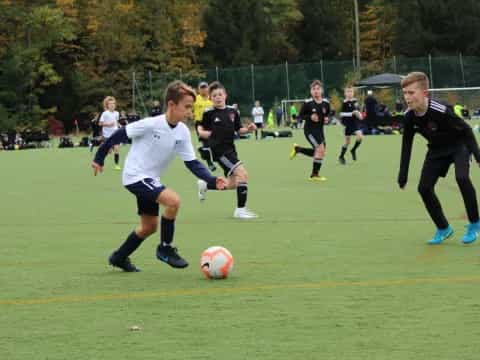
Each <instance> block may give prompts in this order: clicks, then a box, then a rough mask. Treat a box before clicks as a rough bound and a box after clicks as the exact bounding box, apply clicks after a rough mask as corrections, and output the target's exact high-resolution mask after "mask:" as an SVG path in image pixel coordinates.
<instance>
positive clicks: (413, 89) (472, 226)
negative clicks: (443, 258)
mask: <svg viewBox="0 0 480 360" xmlns="http://www.w3.org/2000/svg"><path fill="white" fill-rule="evenodd" d="M401 86H402V89H403V95H404V97H405V101H406V103H407V105H408V109H407V111H406V112H405V125H404V131H403V141H402V152H401V160H400V171H399V174H398V185H399V186H400V188H401V189H404V188H405V185H406V184H407V179H408V167H409V164H410V157H411V152H412V143H413V137H414V135H415V134H416V133H419V134H420V135H422V136H423V137H424V138H425V139H426V140H427V141H428V151H427V154H426V157H425V161H424V163H423V168H422V173H421V176H420V182H419V184H418V192H419V193H420V195H421V197H422V200H423V202H424V204H425V207H426V209H427V211H428V213H429V215H430V217H431V218H432V220H433V222H434V223H435V225H436V228H437V231H436V233H435V235H434V236H433V238H432V239H431V240H429V241H428V244H430V245H435V244H441V243H442V242H443V241H444V240H445V239H447V238H449V237H450V236H452V235H453V229H452V227H451V226H450V224H449V223H448V220H447V219H446V217H445V215H444V213H443V210H442V206H441V205H440V201H439V200H438V198H437V196H436V194H435V184H436V183H437V181H438V179H439V178H440V177H445V176H446V175H447V173H448V169H449V167H450V165H451V164H454V166H455V178H456V180H457V184H458V187H459V189H460V193H461V194H462V197H463V202H464V204H465V208H466V210H467V216H468V220H469V224H468V225H467V228H466V231H465V234H464V235H463V239H462V242H463V243H464V244H470V243H472V242H474V241H475V240H476V239H477V236H478V233H479V231H480V222H479V216H478V204H477V196H476V192H475V188H474V187H473V184H472V181H471V179H470V175H469V170H470V156H471V155H473V156H474V158H475V160H476V162H477V163H479V164H480V151H479V148H478V144H477V141H476V139H475V136H474V135H473V132H472V129H471V127H470V126H469V125H468V124H467V123H466V122H465V121H464V120H463V119H461V118H459V117H458V116H457V115H456V114H455V113H454V111H453V109H452V107H451V106H449V105H445V104H442V103H440V102H438V101H435V100H432V99H431V98H429V93H428V90H429V81H428V77H427V76H426V75H425V74H424V73H422V72H412V73H410V74H408V75H407V76H406V77H405V78H404V79H403V80H402V83H401Z"/></svg>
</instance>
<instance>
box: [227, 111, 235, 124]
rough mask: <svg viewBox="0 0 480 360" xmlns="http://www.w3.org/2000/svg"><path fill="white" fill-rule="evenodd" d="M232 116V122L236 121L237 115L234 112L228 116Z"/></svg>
mask: <svg viewBox="0 0 480 360" xmlns="http://www.w3.org/2000/svg"><path fill="white" fill-rule="evenodd" d="M228 115H229V116H230V120H232V122H233V121H235V114H234V113H233V112H232V113H230V114H228Z"/></svg>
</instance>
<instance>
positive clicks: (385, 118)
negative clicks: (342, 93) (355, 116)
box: [354, 73, 404, 134]
mask: <svg viewBox="0 0 480 360" xmlns="http://www.w3.org/2000/svg"><path fill="white" fill-rule="evenodd" d="M403 78H404V77H403V76H402V75H398V74H391V73H384V74H379V75H375V76H370V77H368V78H365V79H362V80H359V81H357V82H356V83H355V84H354V86H355V87H357V88H391V87H393V88H395V93H397V90H398V88H399V87H400V83H401V81H402V79H403ZM370 98H372V99H374V98H373V97H371V96H368V97H367V100H368V99H370ZM367 100H366V101H367ZM374 102H375V105H372V106H373V107H374V108H375V109H376V110H373V111H370V112H369V114H367V117H366V118H365V124H366V125H367V128H368V129H365V131H364V133H366V134H368V133H373V131H372V129H376V130H378V129H379V128H380V127H391V126H392V125H394V124H401V123H402V122H403V116H402V115H398V114H397V115H395V116H392V113H391V112H390V111H388V110H385V111H384V110H381V109H380V108H379V105H378V104H377V102H376V100H375V99H374ZM366 105H367V104H366ZM385 109H386V108H385ZM367 112H368V111H367Z"/></svg>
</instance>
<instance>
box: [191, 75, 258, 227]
mask: <svg viewBox="0 0 480 360" xmlns="http://www.w3.org/2000/svg"><path fill="white" fill-rule="evenodd" d="M209 92H210V99H211V100H212V102H213V107H212V108H210V109H206V110H205V112H204V113H203V118H202V121H201V122H200V124H199V125H198V127H197V130H198V134H199V135H200V137H201V138H203V139H208V145H209V146H210V149H211V150H212V155H213V159H214V160H215V161H216V162H217V163H218V164H220V166H221V167H222V169H223V171H224V173H225V176H226V177H227V178H228V181H227V186H226V188H227V189H237V208H236V209H235V211H234V213H233V216H234V217H235V218H239V219H253V218H256V217H257V215H256V214H255V213H254V212H252V211H251V210H248V209H247V208H246V206H245V205H246V202H247V193H248V182H247V181H248V174H247V170H246V169H245V167H244V166H243V165H242V162H241V161H240V160H239V159H238V155H237V150H236V148H235V144H234V142H233V141H234V138H235V133H239V134H245V133H247V132H251V131H254V130H255V129H256V127H255V124H253V123H251V124H249V125H248V127H245V126H243V125H242V124H241V122H240V115H239V113H238V111H237V110H236V109H235V108H233V107H230V106H226V105H225V101H226V99H227V91H226V90H225V88H224V87H223V85H222V84H220V83H219V82H218V81H215V82H213V83H212V84H210V86H209ZM207 189H210V190H215V188H213V187H210V185H207V183H206V182H205V181H201V180H200V181H198V196H199V198H200V200H204V199H205V195H206V192H207Z"/></svg>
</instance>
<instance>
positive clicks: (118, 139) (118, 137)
mask: <svg viewBox="0 0 480 360" xmlns="http://www.w3.org/2000/svg"><path fill="white" fill-rule="evenodd" d="M127 141H128V136H127V130H126V129H125V127H122V128H120V129H118V130H117V131H115V132H114V133H113V134H112V136H110V137H109V138H108V139H107V141H105V142H104V143H103V144H102V145H101V146H100V147H99V148H98V150H97V153H96V154H95V159H94V160H93V161H95V162H96V163H97V164H98V165H100V166H103V164H104V160H105V158H106V157H107V155H108V151H109V150H110V149H111V148H112V147H113V146H114V145H118V144H121V143H122V142H127Z"/></svg>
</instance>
